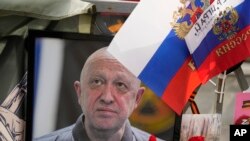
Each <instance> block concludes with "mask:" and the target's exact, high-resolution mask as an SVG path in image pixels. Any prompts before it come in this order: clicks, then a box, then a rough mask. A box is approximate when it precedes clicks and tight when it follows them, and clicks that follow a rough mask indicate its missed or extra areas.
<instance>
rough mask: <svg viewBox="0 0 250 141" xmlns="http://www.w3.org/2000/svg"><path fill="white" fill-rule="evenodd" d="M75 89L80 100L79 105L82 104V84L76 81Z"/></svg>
mask: <svg viewBox="0 0 250 141" xmlns="http://www.w3.org/2000/svg"><path fill="white" fill-rule="evenodd" d="M74 88H75V91H76V94H77V98H78V103H79V104H80V103H81V102H80V100H81V83H80V82H79V81H75V82H74Z"/></svg>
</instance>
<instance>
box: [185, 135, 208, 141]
mask: <svg viewBox="0 0 250 141" xmlns="http://www.w3.org/2000/svg"><path fill="white" fill-rule="evenodd" d="M188 141H205V138H204V137H203V136H194V137H191V138H190V139H188Z"/></svg>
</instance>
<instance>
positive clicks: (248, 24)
mask: <svg viewBox="0 0 250 141" xmlns="http://www.w3.org/2000/svg"><path fill="white" fill-rule="evenodd" d="M249 7H250V4H249V0H223V1H221V0H215V1H214V2H213V3H212V4H211V5H210V6H209V7H208V8H207V9H206V10H205V11H204V12H203V13H202V14H201V15H200V18H199V19H198V20H197V21H196V23H195V24H194V26H193V27H192V29H191V30H190V32H189V33H188V34H187V36H186V37H185V40H186V43H187V46H188V48H189V51H190V53H191V54H192V57H193V60H194V64H195V66H196V68H197V71H198V74H199V77H200V79H202V82H203V83H205V82H207V81H208V80H209V79H210V78H212V77H214V76H215V75H218V74H219V73H221V72H223V71H224V70H227V69H229V68H231V67H233V66H234V65H236V64H238V63H240V62H242V61H244V60H245V59H247V58H248V57H249V56H250V11H249ZM193 39H195V40H193Z"/></svg>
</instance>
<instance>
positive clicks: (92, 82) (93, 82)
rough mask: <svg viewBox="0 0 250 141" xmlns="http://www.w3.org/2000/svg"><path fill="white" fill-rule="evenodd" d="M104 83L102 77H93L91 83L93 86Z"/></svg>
mask: <svg viewBox="0 0 250 141" xmlns="http://www.w3.org/2000/svg"><path fill="white" fill-rule="evenodd" d="M102 84H103V81H102V80H101V79H97V78H96V79H92V80H91V81H90V85H91V86H92V87H96V86H100V85H102Z"/></svg>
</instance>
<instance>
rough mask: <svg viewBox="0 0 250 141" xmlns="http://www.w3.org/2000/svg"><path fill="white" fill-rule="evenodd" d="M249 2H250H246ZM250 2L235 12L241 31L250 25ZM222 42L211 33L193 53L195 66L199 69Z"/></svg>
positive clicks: (242, 4)
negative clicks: (237, 15)
mask: <svg viewBox="0 0 250 141" xmlns="http://www.w3.org/2000/svg"><path fill="white" fill-rule="evenodd" d="M246 1H248V2H246ZM247 3H249V0H245V1H244V2H243V3H241V4H240V5H238V6H237V7H235V10H236V11H237V12H238V14H239V21H238V23H237V26H238V27H239V28H240V29H243V28H244V27H246V26H247V25H249V24H250V17H249V15H250V14H249V11H248V14H246V12H247V11H246V8H245V7H247V6H248V7H247V9H249V7H250V5H249V4H247ZM221 42H223V41H221V40H219V39H218V36H217V35H215V34H214V33H213V31H212V30H211V31H209V32H208V34H207V35H206V37H205V38H204V39H203V41H202V42H201V44H200V45H199V47H198V48H197V49H196V50H195V51H194V52H193V54H192V57H193V59H194V63H195V66H196V67H197V68H199V67H200V66H201V65H202V63H203V62H204V61H205V60H206V59H207V56H208V55H209V53H210V52H211V51H212V50H213V49H214V48H215V47H216V46H218V45H219V44H220V43H221Z"/></svg>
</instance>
